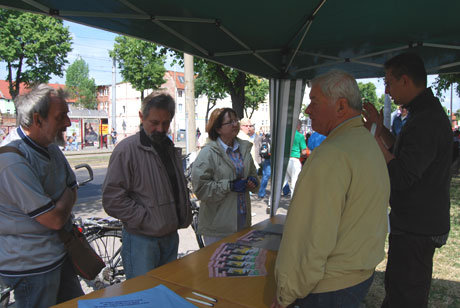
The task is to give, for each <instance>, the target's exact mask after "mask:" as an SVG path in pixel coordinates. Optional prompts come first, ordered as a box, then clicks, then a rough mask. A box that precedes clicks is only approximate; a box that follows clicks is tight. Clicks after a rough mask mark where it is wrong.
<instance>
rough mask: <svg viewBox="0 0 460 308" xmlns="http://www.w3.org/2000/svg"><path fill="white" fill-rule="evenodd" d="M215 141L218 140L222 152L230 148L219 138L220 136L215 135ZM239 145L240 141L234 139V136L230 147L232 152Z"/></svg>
mask: <svg viewBox="0 0 460 308" xmlns="http://www.w3.org/2000/svg"><path fill="white" fill-rule="evenodd" d="M217 141H218V142H219V144H220V146H221V147H222V148H223V149H224V152H225V153H227V149H228V148H230V147H229V146H228V145H226V144H225V143H224V142H223V141H222V139H220V137H217ZM239 147H240V143H239V142H238V141H237V140H236V138H235V139H234V140H233V147H232V148H231V149H232V152H235V151H236V150H238V148H239Z"/></svg>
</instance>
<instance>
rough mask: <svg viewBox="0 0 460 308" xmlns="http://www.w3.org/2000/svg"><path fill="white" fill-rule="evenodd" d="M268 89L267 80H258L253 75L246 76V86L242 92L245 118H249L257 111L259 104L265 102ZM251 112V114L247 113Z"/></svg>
mask: <svg viewBox="0 0 460 308" xmlns="http://www.w3.org/2000/svg"><path fill="white" fill-rule="evenodd" d="M268 89H269V84H268V80H267V79H262V78H258V77H256V76H254V75H248V76H247V85H246V88H245V90H244V93H245V101H244V113H245V114H246V117H248V118H251V117H252V114H253V113H254V111H255V110H257V109H258V107H259V104H261V103H263V102H264V101H265V98H266V97H267V94H268ZM249 110H251V113H249Z"/></svg>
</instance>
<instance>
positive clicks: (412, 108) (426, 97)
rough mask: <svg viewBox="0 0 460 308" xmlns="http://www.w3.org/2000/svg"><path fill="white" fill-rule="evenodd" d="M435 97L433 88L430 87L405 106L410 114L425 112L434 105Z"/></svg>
mask: <svg viewBox="0 0 460 308" xmlns="http://www.w3.org/2000/svg"><path fill="white" fill-rule="evenodd" d="M434 100H435V97H434V95H433V91H431V88H430V87H428V88H426V89H425V90H423V91H422V92H421V93H420V94H419V95H417V96H416V97H415V98H414V99H413V100H411V101H410V102H409V103H408V104H406V105H404V107H406V108H407V110H408V111H409V113H411V114H412V113H417V112H419V111H421V110H424V109H425V108H426V107H428V106H430V105H432V104H433V101H434Z"/></svg>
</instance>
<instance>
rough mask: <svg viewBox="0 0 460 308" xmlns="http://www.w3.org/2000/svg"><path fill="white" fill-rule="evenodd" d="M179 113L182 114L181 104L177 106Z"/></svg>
mask: <svg viewBox="0 0 460 308" xmlns="http://www.w3.org/2000/svg"><path fill="white" fill-rule="evenodd" d="M178 109H179V112H182V104H179V105H178Z"/></svg>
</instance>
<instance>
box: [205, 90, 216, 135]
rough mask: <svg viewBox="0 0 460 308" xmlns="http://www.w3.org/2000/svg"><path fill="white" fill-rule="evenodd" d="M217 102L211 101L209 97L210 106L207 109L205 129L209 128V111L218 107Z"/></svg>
mask: <svg viewBox="0 0 460 308" xmlns="http://www.w3.org/2000/svg"><path fill="white" fill-rule="evenodd" d="M216 103H217V100H215V99H210V98H209V96H208V106H207V108H206V117H205V118H204V121H205V129H206V127H207V126H208V118H209V111H210V110H211V109H212V108H214V106H216Z"/></svg>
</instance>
